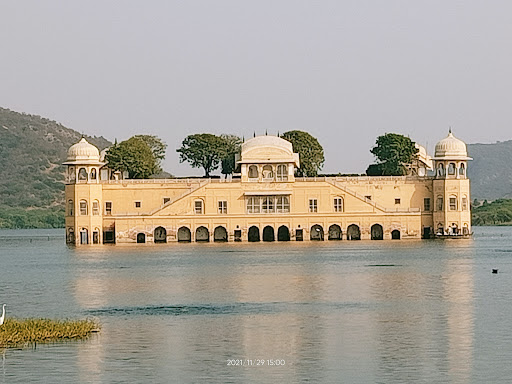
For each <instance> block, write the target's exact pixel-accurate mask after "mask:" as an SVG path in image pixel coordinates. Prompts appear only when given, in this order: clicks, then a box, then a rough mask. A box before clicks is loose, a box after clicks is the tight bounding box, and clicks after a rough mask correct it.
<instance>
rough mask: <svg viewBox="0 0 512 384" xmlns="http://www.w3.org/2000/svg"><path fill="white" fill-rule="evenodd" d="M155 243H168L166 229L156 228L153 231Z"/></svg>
mask: <svg viewBox="0 0 512 384" xmlns="http://www.w3.org/2000/svg"><path fill="white" fill-rule="evenodd" d="M153 239H154V242H155V243H167V231H166V229H165V228H164V227H156V228H155V230H154V231H153Z"/></svg>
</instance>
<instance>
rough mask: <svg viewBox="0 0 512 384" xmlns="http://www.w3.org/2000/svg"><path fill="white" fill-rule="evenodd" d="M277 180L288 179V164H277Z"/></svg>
mask: <svg viewBox="0 0 512 384" xmlns="http://www.w3.org/2000/svg"><path fill="white" fill-rule="evenodd" d="M277 181H288V166H287V165H286V164H280V165H278V166H277Z"/></svg>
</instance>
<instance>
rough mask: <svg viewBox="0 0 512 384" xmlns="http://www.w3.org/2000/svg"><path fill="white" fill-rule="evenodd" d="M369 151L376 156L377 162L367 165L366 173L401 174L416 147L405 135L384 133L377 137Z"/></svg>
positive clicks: (412, 157)
mask: <svg viewBox="0 0 512 384" xmlns="http://www.w3.org/2000/svg"><path fill="white" fill-rule="evenodd" d="M370 152H371V153H372V154H374V155H375V157H376V158H377V164H371V165H370V166H369V167H368V169H367V170H366V173H367V175H369V176H380V175H382V176H403V175H406V174H407V165H408V164H411V163H412V162H413V160H414V158H415V156H416V154H417V153H418V148H416V147H415V145H414V142H413V141H412V140H411V139H410V138H408V137H406V136H403V135H399V134H397V133H386V134H385V135H382V136H379V137H377V140H376V142H375V147H373V148H372V149H371V150H370Z"/></svg>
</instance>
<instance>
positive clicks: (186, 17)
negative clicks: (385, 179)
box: [0, 0, 512, 175]
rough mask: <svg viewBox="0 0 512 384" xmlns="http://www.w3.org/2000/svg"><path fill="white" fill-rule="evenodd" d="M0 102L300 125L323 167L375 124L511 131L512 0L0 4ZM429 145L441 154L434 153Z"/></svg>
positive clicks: (188, 129) (137, 129)
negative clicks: (316, 146) (320, 150)
mask: <svg viewBox="0 0 512 384" xmlns="http://www.w3.org/2000/svg"><path fill="white" fill-rule="evenodd" d="M0 5H1V12H0V34H1V35H2V36H3V54H2V59H1V60H0V84H2V86H1V87H0V106H2V107H5V108H9V109H12V110H15V111H18V112H26V113H30V114H38V115H41V116H43V117H47V118H50V119H54V120H57V121H59V122H61V123H62V124H64V125H65V126H67V127H69V128H73V129H75V130H78V131H81V132H84V133H86V134H89V135H103V136H105V137H106V138H108V139H110V140H114V139H115V138H117V139H118V140H125V139H127V138H129V137H130V136H132V135H134V134H155V135H157V136H159V137H161V138H162V139H163V140H164V141H165V142H166V143H167V144H168V145H169V148H168V151H167V158H166V161H165V162H164V168H165V169H166V170H168V171H169V172H171V173H173V174H176V175H187V174H199V175H200V174H201V173H202V171H201V170H192V169H191V168H190V167H189V166H188V165H186V164H179V163H178V154H177V153H176V149H177V148H179V147H180V144H181V141H182V140H183V139H184V138H185V137H186V136H187V135H189V134H194V133H204V132H210V133H216V134H220V133H230V134H236V135H239V136H245V138H250V137H252V135H253V133H254V132H255V133H256V134H264V133H265V132H266V131H268V133H269V134H277V133H278V132H280V133H283V132H285V131H288V130H294V129H299V130H304V131H307V132H309V133H311V134H312V135H313V136H315V137H317V138H318V140H319V142H320V143H321V144H322V145H323V147H324V150H325V157H326V163H325V166H324V169H323V172H325V173H334V172H343V173H351V172H354V173H362V172H364V171H365V169H366V167H367V166H368V164H370V163H371V162H372V161H373V156H372V155H371V154H370V149H371V148H372V147H373V145H374V143H375V139H376V137H377V136H378V135H381V134H384V133H386V132H396V133H402V134H405V135H408V136H410V137H411V138H412V139H413V140H414V141H417V142H418V143H420V144H422V145H424V146H426V147H427V148H428V150H429V152H430V153H431V152H432V149H433V146H434V145H435V143H436V142H437V141H439V140H440V139H442V138H443V137H445V136H446V134H447V132H448V128H449V127H450V126H451V127H452V130H453V132H454V134H455V135H456V136H457V137H458V138H460V139H462V140H464V141H466V142H467V143H475V142H484V143H485V142H495V141H503V140H509V139H511V138H512V135H511V134H510V128H509V127H510V126H511V120H512V117H511V112H510V106H509V95H508V90H509V89H511V86H512V78H511V76H510V74H509V72H510V71H509V68H511V67H512V51H510V49H508V42H509V39H510V37H511V35H512V25H511V24H510V22H509V15H510V14H512V3H510V2H506V1H488V2H481V1H467V2H455V1H453V2H445V1H437V0H434V1H415V2H409V1H396V0H391V1H386V2H377V1H322V2H307V1H291V0H287V1H249V2H240V1H215V2H208V1H195V2H180V1H156V0H155V1H151V2H142V1H98V0H91V1H88V2H66V1H54V0H48V1H44V2H39V1H11V0H3V1H0ZM431 154H432V153H431Z"/></svg>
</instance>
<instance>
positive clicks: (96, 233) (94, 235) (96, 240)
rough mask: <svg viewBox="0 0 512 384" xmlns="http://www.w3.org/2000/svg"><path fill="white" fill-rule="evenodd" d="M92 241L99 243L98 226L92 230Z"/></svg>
mask: <svg viewBox="0 0 512 384" xmlns="http://www.w3.org/2000/svg"><path fill="white" fill-rule="evenodd" d="M92 243H93V244H99V243H100V230H99V229H98V228H96V229H95V230H94V231H93V232H92Z"/></svg>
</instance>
